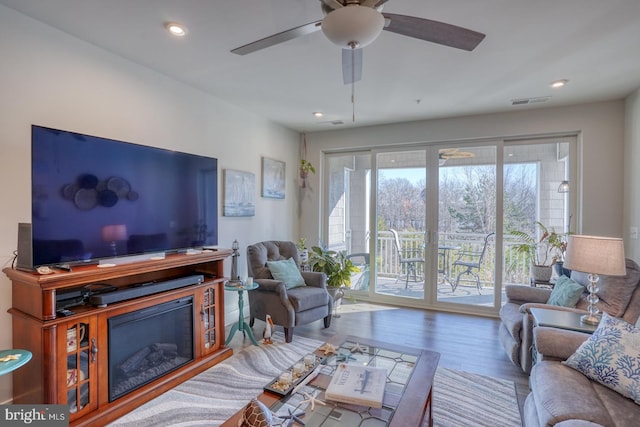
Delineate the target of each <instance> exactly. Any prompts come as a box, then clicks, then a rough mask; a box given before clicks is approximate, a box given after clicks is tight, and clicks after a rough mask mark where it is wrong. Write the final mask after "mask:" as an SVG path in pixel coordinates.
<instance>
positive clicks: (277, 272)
mask: <svg viewBox="0 0 640 427" xmlns="http://www.w3.org/2000/svg"><path fill="white" fill-rule="evenodd" d="M267 267H269V270H270V271H271V275H272V276H273V278H274V279H276V280H280V281H281V282H284V284H285V286H286V287H287V289H292V288H297V287H298V286H306V284H305V283H304V279H303V278H302V275H301V274H300V269H298V265H297V264H296V262H295V261H294V260H293V258H289V259H287V260H282V261H267Z"/></svg>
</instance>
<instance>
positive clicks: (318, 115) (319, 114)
mask: <svg viewBox="0 0 640 427" xmlns="http://www.w3.org/2000/svg"><path fill="white" fill-rule="evenodd" d="M322 116H324V113H323V112H322V111H314V112H313V117H322Z"/></svg>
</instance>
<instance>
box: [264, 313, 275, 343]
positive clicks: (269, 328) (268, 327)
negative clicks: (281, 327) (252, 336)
mask: <svg viewBox="0 0 640 427" xmlns="http://www.w3.org/2000/svg"><path fill="white" fill-rule="evenodd" d="M265 323H266V324H265V326H264V332H263V333H262V342H263V343H264V344H273V341H272V340H271V336H272V334H273V328H274V326H273V320H271V316H270V315H268V314H267V317H266V319H265Z"/></svg>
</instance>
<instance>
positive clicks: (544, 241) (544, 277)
mask: <svg viewBox="0 0 640 427" xmlns="http://www.w3.org/2000/svg"><path fill="white" fill-rule="evenodd" d="M535 226H537V228H539V229H540V233H539V236H540V237H537V236H538V234H535V229H534V234H530V233H528V232H525V231H520V230H513V231H511V232H510V234H512V235H513V236H515V237H517V238H518V239H520V243H519V244H517V245H515V246H514V247H513V249H514V250H515V251H516V252H518V253H521V254H524V255H526V256H527V257H528V258H529V260H530V262H531V276H532V277H533V279H534V280H536V281H541V282H548V281H549V280H550V279H551V274H552V268H553V265H554V264H555V263H557V262H560V261H561V260H562V259H563V255H564V251H565V250H566V248H567V244H566V241H565V237H566V235H565V234H560V233H557V232H556V231H555V230H553V229H551V230H549V228H548V227H547V226H545V225H544V224H543V223H541V222H540V221H536V222H535Z"/></svg>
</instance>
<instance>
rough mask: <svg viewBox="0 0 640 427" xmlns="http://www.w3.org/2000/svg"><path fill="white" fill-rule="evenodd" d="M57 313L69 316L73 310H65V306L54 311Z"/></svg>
mask: <svg viewBox="0 0 640 427" xmlns="http://www.w3.org/2000/svg"><path fill="white" fill-rule="evenodd" d="M56 313H57V314H59V315H60V316H62V317H66V316H71V315H72V314H73V311H71V310H67V309H66V308H65V309H63V310H58V311H56Z"/></svg>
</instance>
